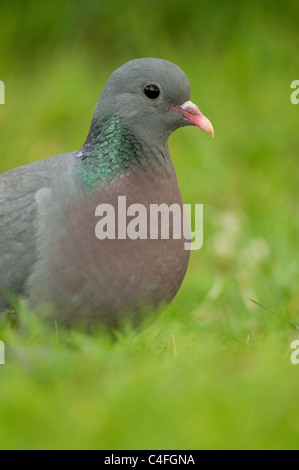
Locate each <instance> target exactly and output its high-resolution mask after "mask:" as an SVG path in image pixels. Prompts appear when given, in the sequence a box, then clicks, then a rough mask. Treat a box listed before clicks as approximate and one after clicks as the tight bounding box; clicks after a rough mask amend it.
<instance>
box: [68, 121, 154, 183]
mask: <svg viewBox="0 0 299 470" xmlns="http://www.w3.org/2000/svg"><path fill="white" fill-rule="evenodd" d="M153 160H154V159H152V158H150V155H148V151H147V149H145V148H144V145H143V143H142V142H140V141H139V140H138V139H137V138H136V137H135V136H134V135H133V132H132V131H131V130H130V129H128V128H127V127H126V126H125V125H124V124H123V123H122V122H121V120H120V119H118V118H116V117H109V118H104V119H101V120H96V121H93V122H92V125H91V128H90V131H89V134H88V137H87V140H86V142H85V144H84V145H83V147H82V148H81V150H80V151H79V152H78V155H77V160H76V176H77V177H78V179H79V182H80V185H81V186H82V187H83V189H84V190H85V191H87V192H90V191H93V190H94V189H96V188H97V187H99V186H101V185H105V184H107V183H109V182H110V181H112V180H113V179H114V178H116V177H117V176H121V175H122V174H124V173H126V172H128V171H132V170H134V169H138V168H139V169H145V168H147V167H149V166H150V165H152V164H153Z"/></svg>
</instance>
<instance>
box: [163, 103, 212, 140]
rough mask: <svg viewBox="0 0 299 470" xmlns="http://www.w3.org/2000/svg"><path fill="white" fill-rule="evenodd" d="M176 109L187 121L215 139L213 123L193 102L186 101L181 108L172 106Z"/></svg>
mask: <svg viewBox="0 0 299 470" xmlns="http://www.w3.org/2000/svg"><path fill="white" fill-rule="evenodd" d="M171 109H174V110H176V111H178V112H179V113H181V114H182V115H183V116H185V118H186V119H185V120H186V121H188V122H190V124H193V126H197V127H199V128H200V129H202V130H203V131H205V132H208V134H211V135H212V137H214V128H213V126H212V124H211V122H210V121H209V120H208V119H207V118H206V117H205V116H204V115H203V114H202V113H201V112H200V111H199V109H198V107H197V106H196V105H195V104H194V103H192V101H186V103H184V104H182V105H181V106H172V107H171Z"/></svg>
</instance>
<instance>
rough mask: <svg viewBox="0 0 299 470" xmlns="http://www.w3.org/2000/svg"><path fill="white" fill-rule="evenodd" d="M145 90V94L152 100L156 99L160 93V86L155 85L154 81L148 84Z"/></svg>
mask: <svg viewBox="0 0 299 470" xmlns="http://www.w3.org/2000/svg"><path fill="white" fill-rule="evenodd" d="M143 91H144V94H145V95H146V96H147V97H148V98H150V99H151V100H155V99H156V98H158V96H159V95H160V89H159V87H158V86H157V85H154V84H153V83H152V84H150V85H146V86H145V87H144V89H143Z"/></svg>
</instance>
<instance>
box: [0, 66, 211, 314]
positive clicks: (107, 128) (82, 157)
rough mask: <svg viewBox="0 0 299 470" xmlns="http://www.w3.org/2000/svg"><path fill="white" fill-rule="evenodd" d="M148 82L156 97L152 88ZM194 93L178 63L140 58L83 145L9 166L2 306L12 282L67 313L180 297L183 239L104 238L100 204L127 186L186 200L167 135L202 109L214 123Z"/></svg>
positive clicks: (116, 310) (128, 190) (2, 209)
mask: <svg viewBox="0 0 299 470" xmlns="http://www.w3.org/2000/svg"><path fill="white" fill-rule="evenodd" d="M148 84H155V86H157V87H158V89H159V96H158V97H157V98H155V99H151V98H149V97H147V96H145V86H146V85H148ZM189 99H190V85H189V81H188V79H187V77H186V76H185V74H184V73H183V72H182V71H181V69H179V68H178V67H177V66H175V65H174V64H171V63H170V62H167V61H163V60H158V59H139V60H135V61H131V62H129V63H127V64H125V65H124V66H122V67H121V68H119V69H118V70H116V71H115V72H114V73H113V74H112V76H111V78H110V79H109V81H108V82H107V84H106V86H105V88H104V90H103V92H102V94H101V97H100V99H99V102H98V104H97V107H96V110H95V114H94V117H93V120H92V124H91V128H90V131H89V135H88V138H87V140H86V142H85V144H84V145H83V147H82V149H80V151H77V152H71V153H68V154H64V155H59V156H55V157H51V158H48V159H46V160H41V161H38V162H36V163H33V164H30V165H27V166H24V167H20V168H17V169H15V170H12V171H9V172H7V173H5V174H3V175H0V289H1V288H2V289H3V290H2V294H1V291H0V309H3V308H5V307H7V306H8V305H9V301H8V299H7V296H6V292H7V290H11V291H13V292H14V293H15V294H17V295H25V296H27V297H28V299H29V302H30V304H31V305H32V306H33V307H40V308H44V309H45V308H47V306H48V305H51V309H52V310H51V311H52V312H54V314H55V318H57V319H58V320H61V321H62V322H63V323H73V322H76V321H79V322H80V321H81V322H83V323H89V322H90V321H94V320H98V319H100V320H102V321H107V322H113V321H115V320H117V319H118V318H119V316H120V315H121V314H123V313H125V312H129V311H130V312H133V313H134V312H135V314H138V312H139V311H140V309H141V307H144V306H145V305H148V306H150V307H151V308H152V307H155V306H157V305H159V304H161V303H163V302H165V303H167V302H169V301H170V300H171V299H172V298H173V297H174V295H175V293H176V292H177V290H178V288H179V287H180V285H181V282H182V280H183V278H184V275H185V272H186V269H187V265H188V260H189V252H188V251H186V250H184V247H183V244H184V239H183V238H182V239H181V240H162V239H159V240H140V239H137V240H98V239H97V238H96V237H95V223H96V219H95V208H96V207H97V205H98V204H100V203H102V202H105V203H110V204H112V205H113V206H114V207H115V208H116V206H117V197H118V196H119V195H125V196H126V197H127V202H128V205H129V204H132V203H134V202H138V203H143V204H144V206H145V207H147V208H149V205H150V204H153V203H158V204H161V203H166V204H168V205H170V204H173V203H178V204H179V205H180V206H181V207H182V204H183V203H182V199H181V195H180V191H179V187H178V183H177V179H176V174H175V170H174V167H173V164H172V161H171V158H170V155H169V151H168V145H167V141H168V137H169V135H170V134H171V133H172V132H173V131H174V130H175V129H176V128H178V127H181V126H185V125H190V124H194V122H193V121H194V119H195V118H196V119H197V120H198V123H197V121H196V122H195V125H198V127H202V128H203V129H204V130H207V128H206V127H207V126H208V130H207V131H208V132H210V133H212V126H211V125H210V123H209V121H208V120H207V119H206V118H204V116H202V115H201V114H200V113H199V111H198V115H197V111H196V109H195V107H194V109H195V110H194V109H193V108H192V110H191V111H192V112H191V114H190V118H188V116H189V115H188V113H187V117H186V112H187V111H188V109H189V108H188V106H189V107H190V106H191V105H192V103H191V105H189V104H188V103H190V102H189V101H188V100H189ZM186 102H187V105H186V106H187V108H186V106H185V107H184V106H183V105H184V103H186ZM192 106H194V105H192ZM181 107H182V108H181ZM186 109H187V111H186ZM188 112H189V111H188ZM194 116H195V117H194Z"/></svg>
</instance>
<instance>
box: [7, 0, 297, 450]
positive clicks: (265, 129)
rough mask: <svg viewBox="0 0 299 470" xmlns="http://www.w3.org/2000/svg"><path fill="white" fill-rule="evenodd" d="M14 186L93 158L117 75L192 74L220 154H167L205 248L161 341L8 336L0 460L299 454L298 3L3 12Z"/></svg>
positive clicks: (28, 4) (191, 149)
mask: <svg viewBox="0 0 299 470" xmlns="http://www.w3.org/2000/svg"><path fill="white" fill-rule="evenodd" d="M0 18H1V28H0V80H2V81H3V82H4V83H5V86H6V89H5V99H6V103H5V105H1V106H0V136H1V137H0V172H4V171H7V170H9V169H11V168H14V167H16V166H20V165H24V164H27V163H29V162H32V161H35V160H39V159H41V158H45V157H49V156H51V155H54V154H57V153H63V152H67V151H71V150H76V149H78V148H80V147H81V145H82V144H83V142H84V140H85V137H86V135H87V131H88V128H89V124H90V121H91V118H92V114H93V109H94V107H95V104H96V101H97V99H98V96H99V94H100V92H101V89H102V87H103V86H104V84H105V82H106V80H107V79H108V78H109V75H110V74H111V73H112V72H113V70H114V69H115V68H117V67H118V66H120V65H121V64H122V63H124V62H126V61H127V60H130V59H134V58H137V57H159V58H165V59H168V60H170V61H172V62H174V63H176V64H177V65H179V66H180V67H181V68H182V69H183V70H184V71H185V73H186V74H187V75H188V77H189V79H190V82H191V88H192V96H191V99H192V101H193V102H195V103H196V104H197V105H198V106H199V108H200V109H201V111H202V112H203V113H204V114H205V115H206V116H207V117H208V118H209V119H210V120H211V122H212V123H213V125H214V128H215V139H211V138H210V136H208V135H207V134H205V133H203V132H200V131H199V130H198V129H196V128H184V129H181V130H179V131H178V132H176V133H175V134H174V135H173V136H172V137H171V139H170V150H171V154H172V156H173V160H174V164H175V167H176V170H177V175H178V179H179V183H180V186H181V191H182V195H183V199H184V202H186V203H203V204H204V237H205V241H204V246H203V248H202V249H201V250H200V251H198V252H194V253H192V257H191V262H190V266H189V270H188V273H187V275H186V278H185V281H184V284H183V286H182V287H181V290H180V292H179V294H178V295H177V297H176V299H175V300H174V302H173V303H172V305H171V306H170V307H169V308H168V309H167V310H166V311H165V312H163V313H162V314H161V315H160V316H159V317H158V319H157V320H156V321H155V322H154V323H153V324H152V325H151V326H149V327H146V328H144V329H142V330H140V331H137V332H136V331H133V330H131V329H130V328H129V327H128V328H127V329H125V330H124V331H123V332H114V333H113V335H112V336H113V337H111V334H108V333H106V332H103V331H101V329H99V331H98V332H95V334H94V335H92V336H90V335H86V334H84V333H82V332H81V333H80V332H78V331H71V332H68V333H66V332H60V331H56V332H52V331H47V330H46V329H45V327H44V326H43V325H42V324H40V323H39V322H38V321H37V320H36V319H35V317H34V316H31V315H30V314H29V312H27V310H26V307H25V306H24V305H23V304H22V303H21V305H20V307H19V309H18V310H19V314H20V317H21V325H22V326H23V328H21V329H20V330H16V329H14V328H12V327H11V326H9V324H7V322H4V323H3V324H2V325H1V327H0V339H2V340H4V341H5V344H6V365H5V366H0V448H3V449H5V448H6V449H8V448H44V449H46V448H100V449H129V448H131V449H136V448H138V449H142V448H143V449H165V448H169V449H192V448H196V449H202V448H273V449H275V448H297V449H298V447H299V409H298V385H299V383H298V378H299V364H298V365H297V366H295V365H293V364H291V362H290V356H291V352H292V350H291V349H290V343H291V342H292V341H293V340H295V339H297V338H298V331H296V329H294V328H292V327H290V326H289V325H288V324H287V323H286V322H283V321H282V320H280V319H279V318H277V317H275V316H273V315H271V313H269V312H266V311H265V310H263V309H262V308H259V307H258V306H257V305H255V304H253V303H251V302H250V301H249V300H248V299H249V298H253V299H255V300H258V301H259V302H261V303H262V304H263V305H265V306H267V307H269V308H271V309H273V310H274V311H275V312H277V313H279V314H282V315H283V316H285V317H286V318H289V319H292V320H293V321H295V322H296V321H297V323H299V286H298V285H299V284H298V278H299V263H298V242H299V218H298V206H299V190H298V175H299V159H298V144H299V133H298V124H299V119H298V118H299V105H297V106H295V105H292V104H291V101H290V95H291V91H292V90H291V88H290V85H291V82H292V81H293V80H296V79H297V80H298V79H299V63H298V52H299V28H298V19H299V4H298V2H297V1H295V0H294V1H290V0H285V1H284V2H270V1H259V2H257V1H252V2H241V1H234V2H223V1H218V0H211V1H210V2H203V1H198V0H190V1H187V0H186V1H184V2H181V1H178V0H172V1H170V0H165V1H161V0H159V1H157V0H153V1H151V2H148V1H147V2H145V1H143V0H138V1H137V0H132V1H130V2H128V1H120V0H109V1H107V0H102V1H99V0H97V1H96V0H89V1H86V2H83V1H79V0H69V1H61V2H58V1H53V0H52V1H50V0H44V1H43V2H40V1H37V0H29V1H21V0H19V1H18V0H15V1H12V2H1V4H0Z"/></svg>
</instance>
